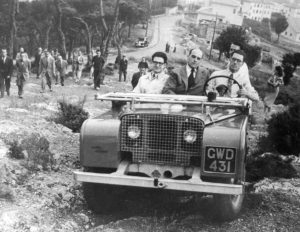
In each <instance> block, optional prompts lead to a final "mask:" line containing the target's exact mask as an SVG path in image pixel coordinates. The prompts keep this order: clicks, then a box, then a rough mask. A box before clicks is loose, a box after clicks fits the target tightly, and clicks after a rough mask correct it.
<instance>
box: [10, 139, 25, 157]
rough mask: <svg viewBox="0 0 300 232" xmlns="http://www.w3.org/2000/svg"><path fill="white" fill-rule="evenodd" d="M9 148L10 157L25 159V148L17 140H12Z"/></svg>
mask: <svg viewBox="0 0 300 232" xmlns="http://www.w3.org/2000/svg"><path fill="white" fill-rule="evenodd" d="M9 145H10V147H9V150H8V155H9V157H11V158H13V159H24V158H25V157H24V153H23V150H24V149H23V148H22V146H21V145H20V144H19V143H18V141H17V140H14V141H13V142H11V143H10V144H9Z"/></svg>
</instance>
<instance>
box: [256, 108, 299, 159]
mask: <svg viewBox="0 0 300 232" xmlns="http://www.w3.org/2000/svg"><path fill="white" fill-rule="evenodd" d="M267 124H268V128H267V132H268V136H267V137H262V138H260V140H259V142H258V147H259V149H260V150H262V152H267V151H272V150H274V151H278V152H279V153H281V154H283V155H290V154H294V155H298V154H299V153H300V104H295V105H293V106H291V107H290V108H289V110H288V111H284V112H282V113H278V114H273V115H272V117H271V119H270V120H269V121H268V122H267ZM266 143H268V144H269V146H266ZM263 146H264V147H263ZM263 148H265V149H269V150H265V149H263Z"/></svg>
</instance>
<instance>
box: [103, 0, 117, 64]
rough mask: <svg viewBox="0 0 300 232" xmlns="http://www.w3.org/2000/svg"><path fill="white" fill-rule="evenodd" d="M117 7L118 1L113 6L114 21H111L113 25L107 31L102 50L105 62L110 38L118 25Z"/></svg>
mask: <svg viewBox="0 0 300 232" xmlns="http://www.w3.org/2000/svg"><path fill="white" fill-rule="evenodd" d="M119 5H120V0H117V1H116V5H115V11H114V20H113V24H112V26H111V27H110V29H109V30H108V34H107V39H106V41H105V42H106V43H105V48H104V54H103V58H104V60H105V61H106V60H107V56H108V51H109V47H110V44H111V40H112V37H113V35H114V33H115V29H116V26H117V24H118V18H119V9H120V8H119Z"/></svg>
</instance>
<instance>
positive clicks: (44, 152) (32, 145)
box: [21, 133, 54, 170]
mask: <svg viewBox="0 0 300 232" xmlns="http://www.w3.org/2000/svg"><path fill="white" fill-rule="evenodd" d="M21 146H22V148H23V149H24V150H26V152H27V154H28V158H27V163H26V166H27V168H28V169H30V170H32V169H33V170H36V169H40V168H42V169H43V170H49V169H52V167H53V165H54V155H53V154H52V153H51V152H50V151H49V147H50V143H49V141H48V140H47V139H46V138H45V137H43V136H41V135H40V134H38V133H33V134H31V135H30V136H28V137H27V138H25V139H24V140H23V141H22V143H21Z"/></svg>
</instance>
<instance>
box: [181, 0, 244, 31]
mask: <svg viewBox="0 0 300 232" xmlns="http://www.w3.org/2000/svg"><path fill="white" fill-rule="evenodd" d="M216 17H218V21H220V22H222V23H226V24H229V25H237V26H241V25H242V22H243V17H242V14H241V4H240V3H239V2H238V1H235V0H227V1H224V0H213V1H210V4H209V6H206V7H201V8H200V9H198V10H196V11H195V10H192V11H190V10H187V11H185V12H184V23H186V24H194V25H196V26H198V25H200V23H202V22H203V20H206V21H215V20H216Z"/></svg>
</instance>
